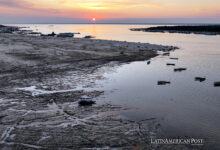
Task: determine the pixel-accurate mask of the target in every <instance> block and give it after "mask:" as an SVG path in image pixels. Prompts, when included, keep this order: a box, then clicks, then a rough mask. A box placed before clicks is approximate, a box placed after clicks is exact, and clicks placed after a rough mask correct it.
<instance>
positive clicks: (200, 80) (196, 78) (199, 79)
mask: <svg viewBox="0 0 220 150" xmlns="http://www.w3.org/2000/svg"><path fill="white" fill-rule="evenodd" d="M205 80H206V78H204V77H195V81H199V82H203V81H205Z"/></svg>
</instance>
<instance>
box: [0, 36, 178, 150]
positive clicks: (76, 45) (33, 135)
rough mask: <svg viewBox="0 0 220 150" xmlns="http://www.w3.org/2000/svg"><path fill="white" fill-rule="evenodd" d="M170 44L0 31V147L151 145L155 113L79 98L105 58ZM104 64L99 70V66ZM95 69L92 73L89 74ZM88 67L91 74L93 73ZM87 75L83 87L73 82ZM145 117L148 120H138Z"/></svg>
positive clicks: (144, 54) (108, 61) (125, 57)
mask: <svg viewBox="0 0 220 150" xmlns="http://www.w3.org/2000/svg"><path fill="white" fill-rule="evenodd" d="M174 49H176V47H173V46H162V45H152V44H147V43H145V44H144V43H129V42H120V41H107V40H98V39H80V38H59V37H41V36H28V35H24V34H17V33H13V34H11V33H1V34H0V68H1V69H0V135H1V136H0V149H4V148H5V149H7V148H8V149H22V150H25V149H28V150H29V149H53V150H54V149H62V150H65V149H94V148H118V149H132V148H140V149H141V148H142V149H150V144H149V141H148V140H146V139H149V138H150V137H152V136H154V134H155V133H156V130H157V128H158V124H157V121H156V120H155V119H149V118H146V120H142V121H140V122H135V121H132V120H126V119H123V118H120V117H119V116H118V115H117V114H119V113H120V112H121V111H129V109H128V108H122V107H121V106H114V105H110V104H102V105H98V104H95V105H92V106H85V107H84V106H79V105H78V102H77V100H78V99H80V98H82V97H89V98H93V99H95V98H96V97H98V96H100V95H104V94H105V93H104V92H103V91H96V90H93V89H92V86H93V83H94V80H99V79H101V78H102V75H99V74H97V72H98V71H100V70H99V68H101V67H103V66H105V65H107V66H111V65H115V64H117V65H120V63H125V62H131V61H139V60H147V59H149V58H152V57H155V56H157V51H159V50H162V51H169V50H174ZM101 72H102V70H101ZM94 74H95V75H94ZM93 75H94V76H93ZM85 82H86V87H91V89H90V90H89V91H86V90H84V89H83V88H78V87H79V85H81V84H82V83H85ZM145 121H147V123H143V122H145Z"/></svg>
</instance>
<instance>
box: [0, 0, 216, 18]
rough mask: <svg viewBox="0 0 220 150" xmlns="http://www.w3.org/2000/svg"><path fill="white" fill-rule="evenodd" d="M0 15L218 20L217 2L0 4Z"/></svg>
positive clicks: (31, 0)
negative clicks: (198, 18) (199, 18)
mask: <svg viewBox="0 0 220 150" xmlns="http://www.w3.org/2000/svg"><path fill="white" fill-rule="evenodd" d="M0 14H1V15H5V16H7V15H8V16H12V15H13V16H47V17H68V18H88V19H89V18H93V17H95V18H97V19H108V18H181V17H219V16H220V0H0Z"/></svg>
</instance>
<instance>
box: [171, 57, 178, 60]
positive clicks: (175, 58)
mask: <svg viewBox="0 0 220 150" xmlns="http://www.w3.org/2000/svg"><path fill="white" fill-rule="evenodd" d="M170 59H174V60H178V59H179V58H174V57H171V58H170Z"/></svg>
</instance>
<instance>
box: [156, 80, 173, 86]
mask: <svg viewBox="0 0 220 150" xmlns="http://www.w3.org/2000/svg"><path fill="white" fill-rule="evenodd" d="M166 84H170V81H158V82H157V85H166Z"/></svg>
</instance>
